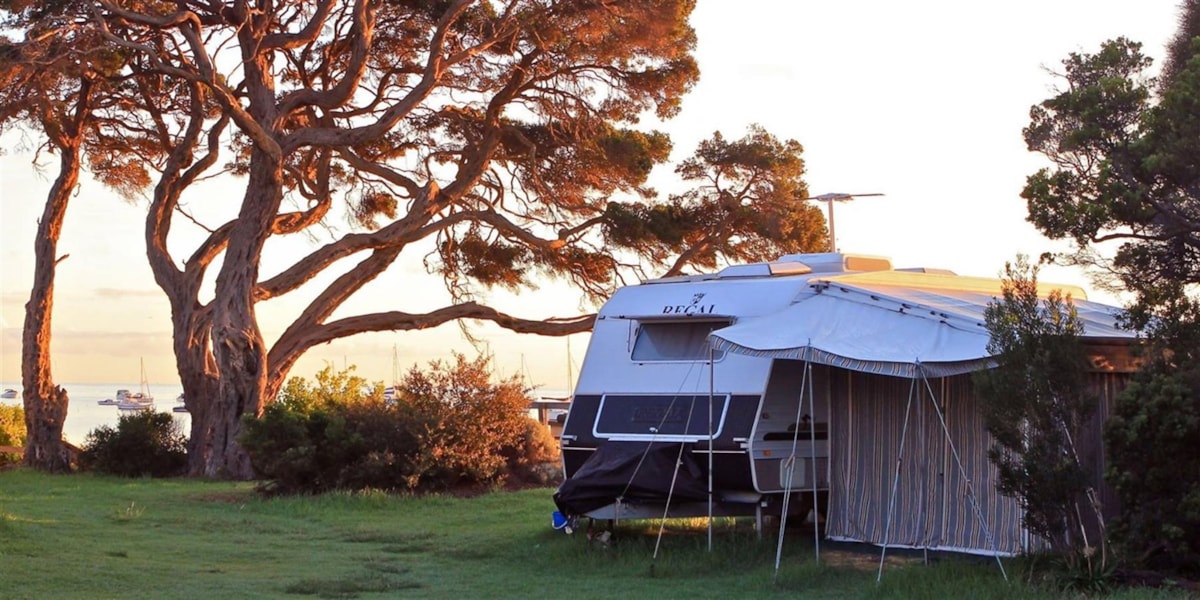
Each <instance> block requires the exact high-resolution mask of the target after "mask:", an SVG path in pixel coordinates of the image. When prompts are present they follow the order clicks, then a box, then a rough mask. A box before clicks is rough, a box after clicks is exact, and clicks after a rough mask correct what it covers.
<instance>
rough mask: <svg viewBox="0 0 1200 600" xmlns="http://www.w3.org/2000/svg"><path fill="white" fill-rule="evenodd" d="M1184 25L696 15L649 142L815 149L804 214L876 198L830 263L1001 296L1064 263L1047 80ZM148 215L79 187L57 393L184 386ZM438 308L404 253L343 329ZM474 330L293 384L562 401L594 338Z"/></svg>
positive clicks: (23, 158)
mask: <svg viewBox="0 0 1200 600" xmlns="http://www.w3.org/2000/svg"><path fill="white" fill-rule="evenodd" d="M1177 16H1178V0H1143V1H1140V2H1136V3H1135V2H1128V1H1127V0H1050V1H1046V0H1036V1H1034V0H1015V1H1010V2H1004V3H975V2H959V1H950V0H945V1H927V0H915V1H909V2H891V1H884V0H877V1H876V0H872V1H866V0H860V1H853V0H850V1H840V2H796V1H794V0H739V1H737V2H732V1H725V0H700V1H699V2H698V5H697V8H696V10H695V12H694V13H693V15H692V24H693V26H694V27H695V28H696V31H697V36H698V38H699V42H698V46H697V50H696V58H697V61H698V63H699V65H700V70H701V78H700V82H699V83H698V84H697V85H696V87H695V88H694V89H693V90H692V91H691V93H690V94H689V95H688V96H687V97H686V98H685V99H684V101H683V105H682V111H681V113H680V114H679V115H678V116H677V117H676V118H674V119H673V120H671V121H669V122H666V123H661V124H656V123H646V124H645V125H646V126H647V127H654V128H657V129H660V130H663V131H666V132H668V133H669V134H670V135H671V137H672V139H673V141H674V144H675V145H674V151H673V153H672V161H673V162H677V161H679V160H682V159H683V158H686V157H688V156H690V155H691V154H692V153H693V152H694V150H695V148H696V145H697V144H698V143H699V142H700V141H701V140H704V139H707V138H708V137H710V136H711V135H712V134H713V133H714V132H716V131H720V132H721V133H722V134H723V135H724V136H725V137H726V138H727V139H737V138H740V137H741V136H742V135H744V134H745V133H746V131H747V127H748V126H749V125H751V124H760V125H762V126H764V127H765V128H766V129H767V130H768V131H770V132H771V133H773V134H774V135H776V136H777V137H779V138H780V139H795V140H797V141H799V142H800V143H801V144H802V145H803V146H804V158H805V161H806V164H807V175H806V181H807V182H808V185H809V190H810V192H811V194H812V195H818V194H824V193H830V192H842V193H881V194H884V195H883V196H881V197H864V198H861V199H857V200H854V201H852V202H846V203H838V204H836V205H835V208H834V211H835V216H836V218H835V223H836V234H837V247H838V249H839V250H841V251H843V252H849V253H856V254H870V255H878V256H886V257H890V258H891V259H892V262H893V264H894V265H895V266H896V267H918V266H921V267H937V268H946V269H951V270H953V271H955V272H957V273H959V274H960V275H971V276H980V277H995V276H997V275H998V274H999V273H1000V272H1001V270H1002V269H1003V268H1004V264H1005V262H1006V261H1011V260H1013V259H1014V258H1015V257H1016V256H1017V255H1018V254H1022V253H1023V254H1027V255H1030V256H1037V255H1039V254H1041V253H1042V252H1045V251H1054V250H1063V249H1065V246H1063V245H1062V244H1060V243H1055V242H1051V241H1050V240H1047V239H1045V238H1044V237H1042V236H1041V235H1040V234H1038V233H1037V231H1036V230H1035V229H1034V228H1033V227H1032V226H1031V225H1029V224H1028V223H1026V221H1025V204H1024V201H1023V200H1022V199H1021V198H1020V196H1019V194H1020V191H1021V188H1022V187H1023V185H1024V182H1025V178H1026V177H1027V176H1028V175H1030V174H1032V173H1034V172H1035V171H1036V170H1037V169H1039V168H1041V167H1043V166H1046V162H1045V159H1044V158H1043V157H1041V156H1039V155H1035V154H1032V153H1030V152H1028V151H1027V150H1026V148H1025V144H1024V142H1023V141H1022V139H1021V129H1022V128H1023V127H1025V126H1026V125H1027V124H1028V121H1029V119H1028V114H1029V108H1030V107H1031V106H1032V105H1034V104H1037V103H1039V102H1041V101H1042V100H1044V99H1046V98H1048V97H1050V96H1052V95H1053V94H1054V91H1055V89H1057V88H1058V87H1061V85H1062V80H1061V78H1059V77H1056V76H1055V74H1054V73H1056V72H1061V64H1062V60H1063V59H1064V58H1066V57H1067V55H1068V54H1069V53H1071V52H1094V51H1096V50H1097V49H1098V48H1099V45H1100V44H1101V42H1103V41H1104V40H1106V39H1112V38H1115V37H1118V36H1124V37H1127V38H1130V39H1132V40H1134V41H1139V42H1142V43H1143V44H1144V48H1143V51H1144V52H1145V53H1146V54H1148V55H1149V56H1151V57H1153V58H1155V59H1156V67H1155V68H1157V61H1158V60H1160V59H1161V58H1162V57H1163V56H1164V54H1165V51H1164V48H1165V46H1166V44H1167V42H1168V41H1169V40H1170V38H1171V37H1172V36H1173V35H1174V33H1175V31H1176V24H1177ZM32 144H33V140H30V139H26V138H22V137H20V136H17V135H12V134H10V135H7V136H5V137H3V138H0V148H2V149H3V153H2V154H0V327H2V331H0V344H2V346H0V381H4V382H19V381H20V352H21V348H20V340H21V324H22V321H23V319H24V304H25V302H26V301H27V300H28V298H29V290H30V285H31V283H32V275H31V273H32V265H33V240H34V235H35V233H36V228H37V219H38V217H39V216H40V214H41V210H42V205H43V202H44V199H45V196H46V192H47V190H48V189H49V186H50V182H51V181H52V179H53V177H54V170H53V163H52V162H51V161H50V160H49V157H45V156H43V157H42V158H41V160H40V164H41V165H43V167H42V168H40V169H39V168H37V167H36V166H35V162H34V158H35V157H34V155H33V154H32V152H31V147H32ZM670 172H671V167H670V166H666V167H661V168H660V171H658V172H656V173H655V175H654V178H653V182H654V184H655V186H656V187H657V188H658V190H659V192H660V193H661V194H663V195H664V196H665V195H666V194H668V193H678V192H681V191H683V190H682V188H681V187H679V186H678V182H676V181H675V180H674V179H673V178H672V176H671V174H670ZM238 185H239V182H238V181H214V182H210V183H209V184H207V187H206V188H205V189H204V190H201V193H202V194H233V195H240V191H239V188H238ZM145 205H146V202H145V200H144V199H143V200H135V201H132V202H129V201H126V200H123V199H120V198H118V197H116V196H114V195H113V194H112V193H110V192H108V191H106V190H104V189H103V188H102V187H101V186H99V185H98V184H96V183H94V182H87V181H85V182H84V183H83V184H82V185H81V186H80V188H79V190H78V193H77V195H76V197H75V199H74V200H73V201H72V205H71V207H70V208H69V211H68V215H67V219H66V223H65V225H64V229H63V233H62V237H61V240H60V244H59V253H60V255H62V254H68V255H69V257H68V259H67V260H64V261H63V262H61V263H60V264H59V269H58V277H57V281H56V290H55V298H54V301H55V312H54V317H53V318H54V329H53V334H52V335H53V341H52V346H51V351H52V355H53V357H54V358H53V360H54V363H53V372H54V377H55V380H56V381H57V382H60V383H72V382H74V383H112V384H115V385H119V386H122V387H128V386H135V387H136V385H137V383H138V381H139V362H140V361H142V360H144V361H145V365H146V369H147V372H148V375H149V379H150V383H151V385H152V386H164V387H167V388H178V387H179V386H178V374H177V372H176V370H175V363H174V357H173V355H172V352H171V341H170V335H171V324H170V314H169V309H168V304H167V301H166V299H165V298H164V296H163V293H162V291H161V290H160V289H159V288H158V287H157V285H156V284H155V283H154V280H153V278H152V276H151V272H150V268H149V266H148V265H147V263H146V258H145V244H144V241H143V233H142V231H143V217H144V207H145ZM821 206H824V204H821ZM333 228H334V229H335V230H336V229H338V226H337V224H334V225H333ZM293 238H294V239H289V240H286V241H284V242H281V243H279V244H276V245H274V246H272V247H271V248H270V249H269V254H268V256H266V257H265V265H266V267H265V270H267V271H268V272H269V271H272V269H276V270H277V269H279V268H281V266H282V265H283V264H286V262H287V259H289V258H294V257H295V256H298V255H299V253H303V252H307V250H308V249H309V248H311V247H312V246H313V244H316V243H319V242H322V241H324V240H322V239H320V238H316V239H312V238H304V237H303V236H293ZM175 239H176V238H173V241H174V240H175ZM187 241H188V239H187V236H186V235H183V236H182V239H181V240H180V241H179V242H178V243H179V244H181V245H180V246H179V248H180V249H183V248H185V247H190V246H186V242H187ZM176 252H177V253H178V252H180V250H177V251H176ZM1040 279H1041V280H1042V281H1046V282H1058V283H1064V284H1071V285H1077V286H1080V287H1083V288H1085V289H1087V290H1089V298H1090V299H1092V300H1098V301H1101V302H1108V303H1111V304H1120V303H1121V302H1122V300H1123V299H1122V298H1120V297H1119V296H1114V295H1112V294H1109V293H1105V292H1103V291H1100V290H1097V289H1096V288H1095V287H1094V286H1093V285H1091V283H1090V280H1089V277H1088V274H1087V273H1085V272H1083V271H1080V270H1077V269H1066V268H1046V269H1044V270H1043V271H1042V274H1041V277H1040ZM328 280H329V278H328V277H326V278H322V279H318V280H316V281H314V282H312V283H311V284H310V285H309V286H306V287H305V288H302V290H301V292H302V293H301V294H300V295H299V296H300V297H297V298H294V299H289V300H280V301H272V302H270V303H267V304H266V305H260V306H259V307H258V312H259V320H260V324H261V327H262V329H263V332H264V335H266V337H267V338H268V342H270V341H272V340H273V339H274V337H276V336H278V335H279V334H280V333H281V332H282V331H283V329H284V327H286V325H287V323H288V322H290V320H291V316H294V315H295V314H296V313H297V312H298V311H299V310H300V308H301V307H302V306H303V301H304V299H305V298H306V297H308V298H311V295H312V294H313V293H315V290H316V289H318V288H319V286H320V285H321V284H322V283H323V282H327V281H328ZM440 289H441V284H440V283H439V282H438V281H437V280H436V279H433V278H431V277H428V276H425V275H423V273H422V268H421V265H420V257H419V256H415V257H411V256H410V257H409V258H407V259H405V258H402V259H401V261H400V262H399V263H398V264H396V265H394V266H393V268H392V269H390V270H389V271H388V272H387V273H386V274H385V275H384V276H383V277H381V278H380V280H379V281H377V282H375V283H374V284H372V285H371V286H369V287H368V288H366V289H364V290H363V291H362V292H360V293H359V294H358V295H356V296H355V297H354V298H352V300H351V302H350V303H349V304H348V305H347V306H346V307H345V309H346V310H344V311H341V312H339V313H338V314H352V313H353V312H362V311H374V310H405V311H423V310H430V309H433V308H437V307H438V306H441V305H442V304H443V303H444V295H442V293H441V291H440ZM304 294H308V296H304ZM490 301H491V303H492V304H494V305H496V306H497V307H498V308H500V309H501V310H508V311H511V312H513V313H515V314H518V315H519V316H524V317H530V318H542V317H548V316H569V315H573V314H579V313H580V312H583V311H589V310H594V307H590V306H588V305H586V304H582V303H581V301H580V300H579V298H578V295H577V294H575V293H574V292H572V291H571V290H569V289H566V288H564V287H563V286H561V285H555V284H553V283H547V284H545V285H543V286H542V287H541V288H540V289H539V290H537V291H536V292H529V293H524V294H521V295H520V296H513V295H510V294H499V293H497V294H493V295H492V297H491V298H490ZM335 316H336V315H335ZM472 332H473V335H474V336H475V337H476V338H477V339H479V340H481V341H482V344H481V345H479V346H472V345H471V344H470V343H468V342H467V341H466V340H465V339H464V338H463V335H462V332H461V330H460V329H459V327H458V326H457V325H454V324H448V325H445V326H442V327H439V328H437V329H434V330H428V331H421V332H397V333H387V334H383V333H380V334H367V335H360V336H355V337H353V338H348V339H345V340H340V341H336V342H332V343H330V344H326V345H323V346H319V347H317V348H314V349H313V350H311V351H309V353H308V354H307V355H306V356H305V357H304V358H303V359H301V361H300V362H299V363H298V364H297V366H296V368H295V369H293V371H292V374H293V375H299V376H304V377H311V376H312V375H313V374H315V373H316V372H317V371H318V370H320V369H321V368H323V367H324V366H327V365H330V366H334V367H336V368H339V369H340V368H344V367H346V366H349V365H354V366H355V367H356V373H357V374H359V375H362V376H364V377H366V378H367V379H369V380H372V381H384V382H390V381H391V380H392V379H393V377H394V374H395V373H396V372H397V367H398V369H399V371H400V372H403V371H404V370H407V369H408V368H410V367H411V366H413V365H414V364H419V365H422V366H424V365H426V364H427V363H428V361H430V360H435V359H449V358H451V353H452V352H454V351H457V352H463V353H466V354H467V355H468V356H474V355H475V354H476V352H479V351H482V352H486V353H488V354H490V355H492V356H493V357H494V359H495V364H496V366H497V370H498V371H499V372H500V373H501V374H504V375H510V374H521V375H523V376H525V377H526V379H527V380H528V381H529V382H530V383H532V384H534V385H538V386H540V387H542V388H543V389H547V390H564V389H568V388H569V387H570V385H571V381H572V380H571V378H572V377H573V376H574V374H576V373H578V369H579V366H580V364H581V363H582V360H583V356H584V353H585V350H586V346H587V339H588V336H587V334H578V335H574V336H570V337H568V338H541V337H536V336H528V335H516V334H512V333H509V332H506V331H503V330H501V329H499V328H497V327H494V326H490V325H481V326H475V327H473V329H472Z"/></svg>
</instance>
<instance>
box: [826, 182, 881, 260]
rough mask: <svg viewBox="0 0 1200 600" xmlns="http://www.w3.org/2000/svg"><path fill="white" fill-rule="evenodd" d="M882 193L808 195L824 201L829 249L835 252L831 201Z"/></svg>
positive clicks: (844, 200) (847, 200) (835, 238)
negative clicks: (827, 223) (827, 214)
mask: <svg viewBox="0 0 1200 600" xmlns="http://www.w3.org/2000/svg"><path fill="white" fill-rule="evenodd" d="M882 195H883V194H845V193H842V192H829V193H828V194H821V195H820V196H809V197H808V198H807V199H808V200H819V201H821V202H824V203H825V205H826V206H827V207H829V208H828V213H829V251H830V252H837V236H836V234H835V230H834V228H833V203H834V202H849V201H850V200H853V199H855V198H864V197H867V196H882Z"/></svg>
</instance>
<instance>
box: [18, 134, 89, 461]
mask: <svg viewBox="0 0 1200 600" xmlns="http://www.w3.org/2000/svg"><path fill="white" fill-rule="evenodd" d="M59 151H60V152H59V172H58V178H57V179H56V180H55V181H54V185H53V186H52V187H51V188H50V193H49V195H48V196H47V198H46V207H45V209H44V210H43V211H42V218H41V221H40V222H39V223H38V234H37V239H36V240H34V243H33V250H34V268H33V287H32V289H31V290H30V293H29V302H28V303H27V304H26V305H25V327H24V329H23V330H22V335H21V348H22V352H21V385H22V387H23V388H24V390H23V392H22V401H23V402H24V405H25V429H26V437H25V457H24V459H25V465H26V466H29V467H31V468H33V469H38V470H40V471H48V472H51V473H61V472H67V471H70V470H71V461H70V456H69V455H68V453H67V449H66V446H65V445H64V444H63V439H62V431H63V423H64V422H65V421H66V419H67V405H68V403H69V400H68V397H67V391H66V390H65V389H63V388H61V387H59V386H57V385H55V384H54V377H53V374H52V373H51V368H50V335H51V315H52V313H53V311H54V274H55V268H56V267H57V265H58V258H57V257H56V255H55V253H56V252H57V251H58V237H59V235H60V234H61V233H62V224H63V219H64V217H65V216H66V214H67V205H68V203H69V202H70V200H71V193H72V191H73V190H74V189H75V184H76V183H77V182H78V180H79V165H80V160H79V141H78V139H73V140H70V141H69V142H68V143H63V144H60V145H59Z"/></svg>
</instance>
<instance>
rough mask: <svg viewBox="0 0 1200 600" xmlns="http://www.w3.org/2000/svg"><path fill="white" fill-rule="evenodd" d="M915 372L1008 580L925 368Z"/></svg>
mask: <svg viewBox="0 0 1200 600" xmlns="http://www.w3.org/2000/svg"><path fill="white" fill-rule="evenodd" d="M917 372H918V373H920V374H921V381H924V382H925V389H927V390H929V401H930V402H932V403H933V411H934V412H935V413H936V414H937V418H938V422H939V423H941V425H942V433H944V434H945V435H946V443H947V444H949V445H950V455H951V456H953V457H954V463H955V464H956V465H958V474H959V476H961V477H962V479H963V482H965V483H966V484H967V497H968V498H970V499H971V508H973V509H975V518H977V519H979V527H980V528H982V529H983V535H984V536H985V537H987V541H988V545H989V546H991V547H992V554H993V555H994V556H995V557H996V564H997V565H999V567H1000V574H1001V575H1003V576H1004V581H1008V573H1007V572H1005V570H1004V563H1003V562H1000V551H999V550H998V549H997V548H996V540H995V538H993V537H992V532H991V530H989V529H988V526H987V521H986V520H985V519H984V518H983V511H982V510H981V509H980V508H979V501H978V499H976V498H975V486H973V485H971V480H970V479H969V478H968V477H967V470H966V469H965V468H963V464H962V459H961V458H959V456H958V448H955V447H954V440H953V439H951V438H950V428H949V427H946V419H945V418H944V417H943V416H942V409H941V407H939V406H938V403H937V398H935V397H934V395H933V387H932V386H931V385H929V379H928V378H926V377H925V369H923V368H921V365H920V364H917Z"/></svg>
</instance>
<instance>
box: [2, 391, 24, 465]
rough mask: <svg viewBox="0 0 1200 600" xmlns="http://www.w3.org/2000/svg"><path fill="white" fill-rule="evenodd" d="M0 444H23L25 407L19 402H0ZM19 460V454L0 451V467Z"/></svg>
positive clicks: (19, 445)
mask: <svg viewBox="0 0 1200 600" xmlns="http://www.w3.org/2000/svg"><path fill="white" fill-rule="evenodd" d="M0 446H14V447H17V448H22V447H24V446H25V409H24V408H23V407H22V406H21V405H19V404H0ZM20 461H21V455H19V454H5V453H0V467H2V466H5V465H9V464H13V463H17V462H20Z"/></svg>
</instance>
